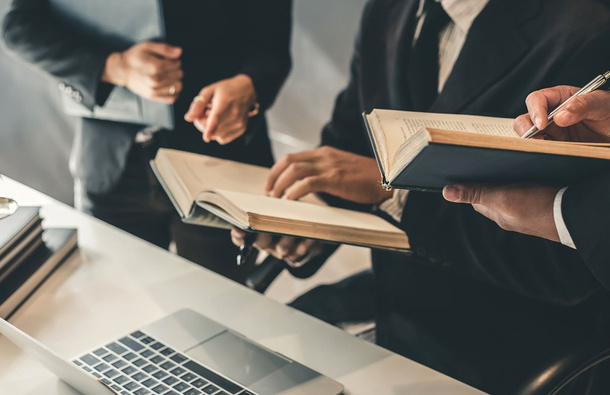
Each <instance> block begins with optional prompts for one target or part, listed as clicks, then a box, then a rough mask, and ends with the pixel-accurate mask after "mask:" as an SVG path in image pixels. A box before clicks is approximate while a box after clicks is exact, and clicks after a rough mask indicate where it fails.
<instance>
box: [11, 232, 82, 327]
mask: <svg viewBox="0 0 610 395" xmlns="http://www.w3.org/2000/svg"><path fill="white" fill-rule="evenodd" d="M43 240H44V245H41V246H40V247H39V248H37V249H36V250H35V251H34V252H33V253H32V254H31V255H30V256H29V257H28V258H27V259H25V260H24V261H23V262H22V263H21V264H20V265H19V267H18V268H17V269H15V270H14V271H13V272H12V273H11V274H10V275H9V276H8V277H6V278H5V279H4V280H2V281H0V317H2V318H4V319H7V318H8V317H9V316H10V315H11V314H13V313H14V312H15V311H16V310H17V309H18V308H19V306H21V305H22V304H23V303H24V302H25V301H26V300H27V299H28V298H29V297H30V295H32V294H33V293H34V291H36V289H38V287H40V285H42V284H43V283H44V281H45V280H46V279H47V278H48V277H49V276H50V275H51V273H52V272H53V271H54V270H55V269H56V268H57V267H59V265H60V264H61V263H62V262H63V261H64V260H65V259H66V257H68V256H69V255H70V253H71V252H72V251H74V249H75V248H76V245H77V233H76V229H47V230H45V231H44V234H43Z"/></svg>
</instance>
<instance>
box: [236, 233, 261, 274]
mask: <svg viewBox="0 0 610 395" xmlns="http://www.w3.org/2000/svg"><path fill="white" fill-rule="evenodd" d="M255 241H256V234H255V233H252V232H247V233H246V236H245V237H244V243H243V244H242V245H241V246H240V247H239V253H238V254H237V266H241V265H245V264H246V263H247V262H248V259H249V258H250V257H251V256H252V255H253V253H252V250H254V249H255V248H254V246H253V245H254V242H255Z"/></svg>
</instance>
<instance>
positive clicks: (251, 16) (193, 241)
mask: <svg viewBox="0 0 610 395" xmlns="http://www.w3.org/2000/svg"><path fill="white" fill-rule="evenodd" d="M163 8H164V10H163V11H164V18H165V25H166V32H167V44H160V43H138V44H136V45H134V46H133V47H131V48H112V47H110V46H109V45H108V43H99V42H96V41H95V40H94V39H92V38H90V37H89V35H88V34H87V32H86V31H78V30H75V29H73V28H71V27H68V26H66V25H65V24H62V23H61V22H60V21H59V19H58V18H57V17H56V16H54V14H53V9H52V6H51V3H50V2H49V1H48V0H12V2H11V4H10V6H9V9H8V11H7V13H6V16H5V17H4V21H3V26H2V34H3V38H4V43H5V46H6V48H8V50H9V51H10V52H11V53H13V54H15V55H17V56H18V57H20V58H22V59H24V60H25V61H27V62H29V63H31V64H33V65H34V66H36V67H37V68H39V69H41V70H42V71H44V72H46V73H48V74H50V75H51V76H53V77H54V78H56V79H57V80H58V82H60V89H61V91H62V92H63V93H64V94H66V95H68V96H69V97H70V98H71V99H72V100H75V101H77V102H79V103H82V104H83V105H85V106H86V107H87V108H89V109H92V108H93V106H94V105H99V106H103V105H104V103H105V101H106V99H107V98H108V95H109V94H110V91H111V90H112V89H113V86H115V85H121V86H126V87H127V88H129V89H130V90H132V91H133V92H135V93H137V94H139V95H140V96H143V97H146V98H148V99H151V100H157V101H161V102H164V103H173V104H174V106H175V118H176V119H175V129H174V130H171V131H168V130H162V131H159V132H157V133H154V134H152V136H153V137H152V139H151V138H150V133H149V131H150V130H149V129H146V128H147V126H146V125H133V124H126V123H119V122H110V121H103V120H94V119H82V120H80V122H79V124H78V129H77V134H76V137H75V140H74V146H73V151H72V156H71V170H72V173H73V175H74V179H75V203H76V206H77V207H78V208H80V209H82V210H84V211H85V212H87V213H90V214H92V215H94V216H96V217H98V218H101V219H103V220H105V221H107V222H109V223H111V224H113V225H116V226H118V227H120V228H122V229H124V230H127V231H129V232H131V233H133V234H135V235H137V236H140V237H142V238H144V239H146V240H148V241H150V242H152V243H155V244H157V245H159V246H162V247H164V248H167V247H168V246H169V243H170V241H171V240H174V241H175V242H176V247H177V251H178V253H179V254H180V255H182V256H185V257H187V258H189V259H191V260H193V261H195V262H198V263H200V264H205V265H206V266H207V267H210V268H212V269H214V270H216V271H217V272H220V273H223V274H225V275H227V276H229V277H231V278H233V279H235V280H238V281H242V280H243V278H244V277H245V276H246V275H247V271H245V270H237V269H236V268H235V265H234V264H233V262H234V260H235V255H236V253H237V250H236V249H235V248H234V247H233V246H232V245H231V244H230V243H229V242H228V241H227V240H228V236H227V233H226V232H225V231H217V230H214V229H205V228H201V227H195V226H189V225H185V224H182V223H181V221H180V220H179V218H178V216H177V214H176V213H175V210H174V209H173V207H172V205H171V203H170V202H169V200H168V198H167V197H166V196H165V193H164V192H163V191H162V189H161V188H160V186H159V185H158V184H157V182H156V180H155V177H154V175H153V174H152V173H151V170H150V169H149V165H148V160H150V159H151V158H152V157H153V156H154V155H155V150H156V149H157V148H158V147H166V148H173V149H179V150H185V151H190V152H195V153H201V154H206V155H211V156H215V157H219V158H226V159H232V160H236V161H240V162H246V163H251V164H256V165H261V166H271V165H272V164H273V157H272V153H271V147H270V142H269V139H268V135H267V125H266V121H265V115H264V113H265V110H267V109H268V108H269V107H270V106H271V105H272V104H273V102H274V100H275V98H276V96H277V94H278V92H279V90H280V88H281V86H282V84H283V82H284V80H285V79H286V77H287V75H288V72H289V70H290V67H291V59H290V48H289V46H290V35H291V24H292V23H291V22H292V15H291V12H292V2H291V1H290V0H265V1H264V2H253V1H247V0H230V1H211V0H202V1H186V0H172V1H164V2H163ZM202 95H205V97H203V96H202ZM195 97H197V98H198V99H197V100H196V101H195V103H192V102H193V98H195ZM202 103H203V104H205V106H204V107H207V106H210V109H209V112H208V111H207V110H205V109H203V108H198V106H200V105H201V104H202ZM192 104H193V107H194V108H193V109H191V111H189V109H190V107H191V105H192ZM256 106H260V109H259V114H258V115H257V116H255V117H253V118H248V113H249V112H250V111H251V110H253V109H255V107H256ZM25 111H26V110H24V115H25ZM187 112H188V114H187ZM185 114H187V115H188V116H187V117H186V119H185ZM192 122H194V123H195V126H196V127H195V126H193V124H192ZM197 129H199V130H197ZM143 130H144V133H141V132H142V131H143ZM202 132H203V135H202ZM202 137H203V139H202ZM202 176H205V175H202Z"/></svg>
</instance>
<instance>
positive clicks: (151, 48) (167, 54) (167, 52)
mask: <svg viewBox="0 0 610 395" xmlns="http://www.w3.org/2000/svg"><path fill="white" fill-rule="evenodd" d="M142 46H143V48H144V49H145V50H146V51H147V52H150V53H152V54H154V55H156V56H158V57H161V58H166V59H174V60H175V59H179V58H180V56H182V48H180V47H174V46H173V45H169V44H164V43H155V42H151V41H148V42H145V43H142Z"/></svg>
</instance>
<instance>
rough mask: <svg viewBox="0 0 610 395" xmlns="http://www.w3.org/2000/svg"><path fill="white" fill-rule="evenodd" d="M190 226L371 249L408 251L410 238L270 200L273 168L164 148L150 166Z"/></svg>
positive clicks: (320, 205) (374, 222) (322, 207)
mask: <svg viewBox="0 0 610 395" xmlns="http://www.w3.org/2000/svg"><path fill="white" fill-rule="evenodd" d="M151 165H152V167H153V169H154V171H155V174H156V175H157V177H158V178H159V181H160V182H161V184H162V185H163V187H164V188H165V191H166V192H167V193H168V195H169V196H170V199H171V200H172V202H173V203H174V205H175V207H176V209H177V210H178V212H179V214H180V215H181V217H182V218H183V220H184V221H185V222H188V223H192V224H198V225H203V226H213V227H221V228H222V227H230V226H231V225H232V226H236V227H238V228H240V229H243V230H247V231H255V232H266V233H273V234H281V235H289V236H295V237H303V238H311V239H318V240H323V241H327V242H332V243H342V244H353V245H358V246H364V247H371V248H381V249H391V250H400V251H407V250H409V248H410V246H409V240H408V238H407V235H406V234H405V233H404V232H403V231H402V230H400V229H399V228H397V227H396V226H394V225H392V224H390V223H388V222H386V221H385V220H383V219H381V218H380V217H378V216H375V215H373V214H369V213H363V212H359V211H352V210H345V209H341V208H337V207H330V206H327V205H326V204H325V203H324V202H323V201H322V200H320V199H319V198H317V197H316V196H314V195H309V196H306V197H304V198H303V199H301V200H300V201H288V200H283V199H277V198H272V197H269V196H266V194H265V191H264V185H265V181H266V180H267V176H268V174H269V169H266V168H264V167H258V166H252V165H247V164H243V163H238V162H233V161H228V160H223V159H218V158H213V157H209V156H205V155H198V154H192V153H188V152H182V151H176V150H170V149H160V150H159V152H158V153H157V156H156V157H155V159H154V160H153V161H152V163H151Z"/></svg>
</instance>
